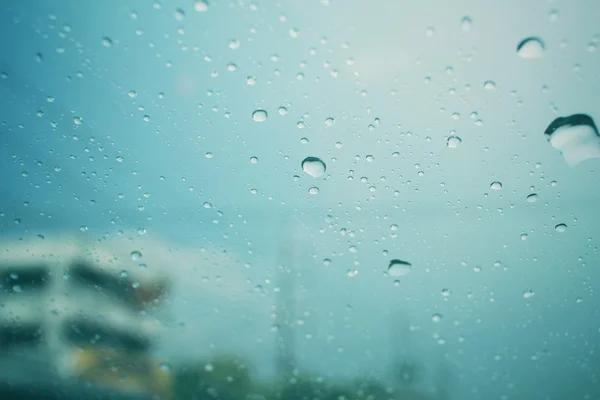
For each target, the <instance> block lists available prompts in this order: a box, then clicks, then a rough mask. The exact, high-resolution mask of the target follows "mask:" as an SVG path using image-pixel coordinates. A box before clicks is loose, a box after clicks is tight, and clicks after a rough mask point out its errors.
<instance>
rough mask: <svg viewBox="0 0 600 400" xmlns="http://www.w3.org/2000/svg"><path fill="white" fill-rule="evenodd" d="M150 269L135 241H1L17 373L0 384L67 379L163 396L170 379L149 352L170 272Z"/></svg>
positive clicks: (9, 342) (4, 314)
mask: <svg viewBox="0 0 600 400" xmlns="http://www.w3.org/2000/svg"><path fill="white" fill-rule="evenodd" d="M152 262H153V263H155V264H159V263H162V262H165V263H166V260H162V261H161V260H160V259H157V257H156V255H154V256H153V257H152ZM144 263H145V260H144V257H143V255H142V253H141V251H140V250H139V249H137V248H135V247H134V244H133V243H131V242H130V241H128V240H127V239H123V240H111V241H107V242H102V241H93V240H89V239H87V238H85V237H65V236H55V237H54V238H53V239H40V238H38V237H36V238H34V239H30V240H5V241H4V242H0V363H2V364H3V365H4V366H7V365H10V366H11V368H1V369H0V382H6V383H15V384H19V383H22V384H31V383H32V382H34V381H35V380H39V379H56V377H59V378H61V379H65V380H75V381H86V382H88V381H89V382H94V383H97V384H100V385H101V386H106V387H111V388H115V389H118V390H122V391H127V392H135V393H143V392H151V393H160V392H161V391H164V390H165V387H166V386H167V385H168V383H167V382H166V379H167V378H166V375H167V374H165V371H163V370H164V368H163V369H160V368H159V365H158V364H157V363H156V362H155V361H154V360H153V359H152V357H151V349H152V346H153V344H154V341H155V339H156V338H157V337H158V334H159V330H160V328H161V326H162V323H161V317H164V308H163V307H161V306H162V303H163V302H162V300H164V298H165V296H166V293H167V291H168V289H169V286H170V283H169V280H168V278H167V276H166V275H165V274H164V271H165V268H158V267H156V265H154V267H152V268H151V267H148V266H146V265H145V264H144ZM165 265H166V264H165ZM161 314H162V315H161ZM161 398H166V397H161Z"/></svg>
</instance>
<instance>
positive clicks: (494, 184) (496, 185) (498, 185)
mask: <svg viewBox="0 0 600 400" xmlns="http://www.w3.org/2000/svg"><path fill="white" fill-rule="evenodd" d="M490 188H492V189H493V190H500V189H502V182H498V181H496V182H492V184H491V185H490Z"/></svg>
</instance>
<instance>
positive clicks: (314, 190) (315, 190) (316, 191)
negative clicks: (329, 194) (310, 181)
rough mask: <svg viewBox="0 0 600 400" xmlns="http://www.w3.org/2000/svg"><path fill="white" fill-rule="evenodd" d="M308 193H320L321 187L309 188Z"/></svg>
mask: <svg viewBox="0 0 600 400" xmlns="http://www.w3.org/2000/svg"><path fill="white" fill-rule="evenodd" d="M308 193H310V194H317V193H319V188H318V187H316V186H313V187H311V188H310V189H308Z"/></svg>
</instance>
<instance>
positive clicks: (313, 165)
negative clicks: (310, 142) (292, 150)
mask: <svg viewBox="0 0 600 400" xmlns="http://www.w3.org/2000/svg"><path fill="white" fill-rule="evenodd" d="M301 166H302V170H303V171H304V172H306V173H307V174H308V175H310V176H312V177H313V178H318V177H320V176H321V175H323V174H324V173H325V171H326V169H327V166H326V165H325V163H324V162H323V160H321V159H320V158H317V157H306V158H305V159H304V160H302V164H301Z"/></svg>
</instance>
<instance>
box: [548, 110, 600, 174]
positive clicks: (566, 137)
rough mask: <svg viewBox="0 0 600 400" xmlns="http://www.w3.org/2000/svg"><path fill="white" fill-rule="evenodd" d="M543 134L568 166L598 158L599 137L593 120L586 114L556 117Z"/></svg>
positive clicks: (599, 155) (599, 148)
mask: <svg viewBox="0 0 600 400" xmlns="http://www.w3.org/2000/svg"><path fill="white" fill-rule="evenodd" d="M544 134H545V135H546V139H548V141H549V142H550V144H551V145H552V147H554V148H555V149H557V150H558V151H560V152H561V154H562V156H563V158H564V160H565V161H566V162H567V164H568V165H569V166H572V167H573V166H575V165H577V164H579V163H581V162H583V161H585V160H588V159H592V158H600V135H599V134H598V129H597V128H596V124H595V123H594V120H593V119H592V117H590V116H589V115H587V114H573V115H569V116H568V117H558V118H556V119H555V120H554V121H552V123H550V125H548V127H547V128H546V130H545V131H544Z"/></svg>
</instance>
